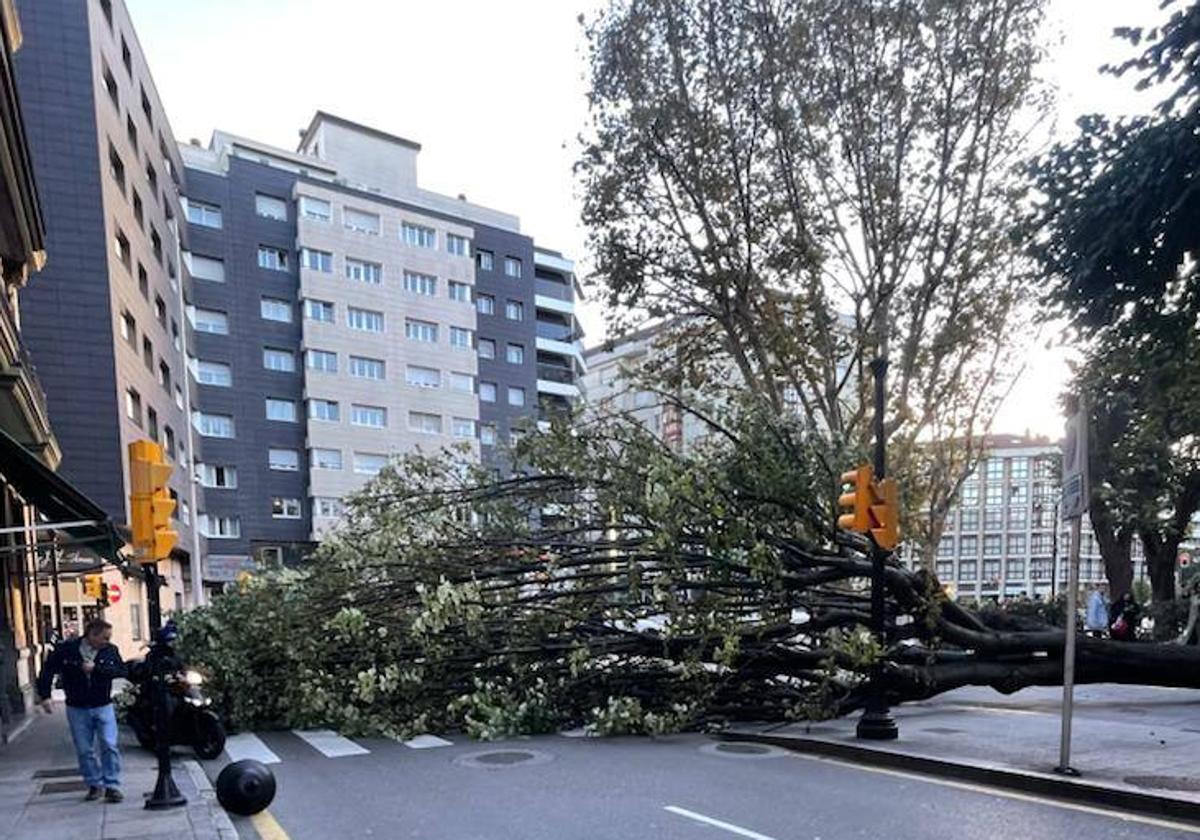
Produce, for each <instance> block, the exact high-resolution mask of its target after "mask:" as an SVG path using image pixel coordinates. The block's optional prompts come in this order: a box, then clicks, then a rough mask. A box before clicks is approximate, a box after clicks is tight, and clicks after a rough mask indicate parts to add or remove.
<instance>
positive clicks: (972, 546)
mask: <svg viewBox="0 0 1200 840" xmlns="http://www.w3.org/2000/svg"><path fill="white" fill-rule="evenodd" d="M958 553H959V556H961V557H975V556H976V555H978V554H979V537H976V536H964V537H961V538H960V539H959V549H958Z"/></svg>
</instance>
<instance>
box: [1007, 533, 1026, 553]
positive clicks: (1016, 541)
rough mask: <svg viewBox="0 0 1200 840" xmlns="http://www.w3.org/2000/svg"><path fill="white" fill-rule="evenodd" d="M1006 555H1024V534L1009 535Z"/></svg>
mask: <svg viewBox="0 0 1200 840" xmlns="http://www.w3.org/2000/svg"><path fill="white" fill-rule="evenodd" d="M1008 553H1009V554H1015V555H1017V556H1020V555H1022V554H1024V553H1025V535H1024V534H1009V535H1008Z"/></svg>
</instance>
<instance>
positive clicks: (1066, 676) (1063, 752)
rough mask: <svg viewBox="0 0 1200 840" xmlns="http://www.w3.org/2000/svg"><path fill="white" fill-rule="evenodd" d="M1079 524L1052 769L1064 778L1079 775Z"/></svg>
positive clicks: (1076, 525)
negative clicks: (1075, 720)
mask: <svg viewBox="0 0 1200 840" xmlns="http://www.w3.org/2000/svg"><path fill="white" fill-rule="evenodd" d="M1082 522H1083V517H1082V516H1077V517H1075V518H1074V519H1072V520H1071V559H1070V561H1069V562H1070V569H1069V570H1068V572H1067V626H1066V634H1067V638H1066V644H1065V645H1064V646H1063V706H1062V740H1061V741H1060V742H1059V747H1058V766H1057V767H1055V768H1054V772H1056V773H1062V774H1064V775H1067V776H1078V775H1079V771H1078V770H1076V769H1074V768H1073V767H1071V714H1072V712H1074V710H1075V635H1076V631H1075V602H1076V599H1077V590H1078V589H1079V542H1080V538H1081V529H1082Z"/></svg>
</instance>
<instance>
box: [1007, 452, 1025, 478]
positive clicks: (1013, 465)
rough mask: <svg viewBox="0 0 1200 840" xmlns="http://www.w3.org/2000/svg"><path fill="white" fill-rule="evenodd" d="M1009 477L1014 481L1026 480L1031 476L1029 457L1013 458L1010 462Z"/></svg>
mask: <svg viewBox="0 0 1200 840" xmlns="http://www.w3.org/2000/svg"><path fill="white" fill-rule="evenodd" d="M1008 477H1009V479H1011V480H1012V481H1025V480H1026V479H1028V478H1029V459H1028V458H1024V457H1021V458H1012V459H1011V460H1010V461H1009V462H1008Z"/></svg>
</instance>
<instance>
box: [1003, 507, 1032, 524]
mask: <svg viewBox="0 0 1200 840" xmlns="http://www.w3.org/2000/svg"><path fill="white" fill-rule="evenodd" d="M1028 521H1029V511H1027V510H1026V509H1025V508H1023V507H1019V508H1017V507H1011V508H1009V509H1008V527H1009V528H1021V529H1023V528H1024V527H1025V524H1026V523H1027V522H1028Z"/></svg>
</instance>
